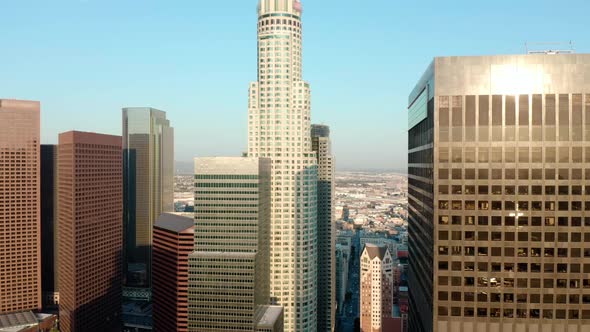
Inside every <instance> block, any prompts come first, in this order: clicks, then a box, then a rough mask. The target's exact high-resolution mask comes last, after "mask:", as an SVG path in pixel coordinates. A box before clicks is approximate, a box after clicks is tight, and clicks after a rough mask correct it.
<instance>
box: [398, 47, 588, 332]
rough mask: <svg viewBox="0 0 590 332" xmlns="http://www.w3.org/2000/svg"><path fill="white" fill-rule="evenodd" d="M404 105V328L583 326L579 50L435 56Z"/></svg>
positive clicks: (582, 65)
mask: <svg viewBox="0 0 590 332" xmlns="http://www.w3.org/2000/svg"><path fill="white" fill-rule="evenodd" d="M424 95H427V102H428V104H427V107H426V109H427V111H426V112H423V111H420V110H419V107H416V105H419V104H418V103H419V100H421V96H424ZM409 104H410V118H411V119H413V120H415V121H413V123H412V124H413V126H411V128H410V131H409V139H410V142H409V143H410V144H409V148H410V150H409V177H410V180H409V206H410V240H409V243H410V262H411V268H410V296H411V301H410V302H411V315H412V316H411V318H410V329H411V330H412V331H435V332H446V331H453V332H454V331H458V332H466V331H475V330H477V331H481V332H487V331H490V332H491V331H514V332H537V331H539V332H541V331H542V332H556V331H560V332H561V331H563V332H572V331H575V332H582V331H587V330H590V277H589V273H590V250H589V249H588V248H587V246H586V245H585V243H586V242H587V241H589V240H590V202H588V199H587V194H588V192H590V182H589V181H590V169H589V168H588V165H589V163H590V55H588V54H558V55H515V56H483V57H444V58H436V59H435V60H434V62H433V64H432V65H431V67H430V68H429V70H428V71H427V73H426V74H425V75H424V77H423V78H422V80H421V81H420V83H419V84H418V85H417V86H416V89H415V90H414V91H413V92H412V95H411V96H410V100H409ZM423 115H426V116H425V117H423ZM420 119H422V120H421V121H419V122H416V121H417V120H420Z"/></svg>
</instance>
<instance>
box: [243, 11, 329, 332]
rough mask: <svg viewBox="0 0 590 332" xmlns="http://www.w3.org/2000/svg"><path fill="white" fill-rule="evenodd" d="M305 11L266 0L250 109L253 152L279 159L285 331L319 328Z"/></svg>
mask: <svg viewBox="0 0 590 332" xmlns="http://www.w3.org/2000/svg"><path fill="white" fill-rule="evenodd" d="M301 14H302V6H301V3H300V2H299V1H298V0H260V2H259V5H258V81H257V82H253V83H251V84H250V91H249V106H248V108H249V112H248V113H249V116H248V155H249V156H250V157H267V158H271V159H272V190H271V194H272V206H271V250H270V254H271V262H270V264H271V279H270V280H271V300H272V301H273V302H276V303H278V304H280V305H282V306H283V307H284V312H285V331H315V330H316V326H317V325H316V324H317V285H316V281H317V279H316V278H317V252H318V249H317V246H318V243H317V223H316V220H317V177H318V175H317V159H316V157H315V153H314V152H313V151H312V146H311V133H310V128H311V119H310V118H311V114H310V89H309V84H308V83H306V82H304V81H303V80H302V70H301V62H302V54H301V53H302V47H301V46H302V45H301V41H302V26H301Z"/></svg>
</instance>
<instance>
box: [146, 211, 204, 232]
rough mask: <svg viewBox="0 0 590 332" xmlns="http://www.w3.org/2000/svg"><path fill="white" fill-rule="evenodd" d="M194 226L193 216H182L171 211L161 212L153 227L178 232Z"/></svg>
mask: <svg viewBox="0 0 590 332" xmlns="http://www.w3.org/2000/svg"><path fill="white" fill-rule="evenodd" d="M194 226H195V221H194V220H193V218H189V217H183V216H179V215H175V214H171V213H163V214H162V215H160V217H159V218H158V220H156V223H155V224H154V227H157V228H161V229H164V230H168V231H172V232H175V233H180V232H183V231H186V230H188V229H189V228H191V227H194Z"/></svg>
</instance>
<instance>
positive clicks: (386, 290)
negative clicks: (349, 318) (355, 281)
mask: <svg viewBox="0 0 590 332" xmlns="http://www.w3.org/2000/svg"><path fill="white" fill-rule="evenodd" d="M360 259H361V271H360V279H361V280H360V284H361V285H360V286H361V294H360V295H361V296H360V302H361V303H360V315H361V321H360V323H361V331H363V332H386V331H389V330H387V329H385V326H386V324H389V323H386V322H387V321H390V319H389V318H391V317H392V315H393V270H392V269H393V260H392V259H391V254H390V253H389V249H387V247H385V246H376V245H374V244H370V243H368V244H367V245H365V248H364V249H363V252H362V254H361V258H360Z"/></svg>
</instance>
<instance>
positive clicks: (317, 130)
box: [311, 124, 336, 331]
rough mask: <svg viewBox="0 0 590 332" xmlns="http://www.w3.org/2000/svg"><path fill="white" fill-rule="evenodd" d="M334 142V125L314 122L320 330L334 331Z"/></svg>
mask: <svg viewBox="0 0 590 332" xmlns="http://www.w3.org/2000/svg"><path fill="white" fill-rule="evenodd" d="M330 144H331V143H330V127H328V126H325V125H315V124H314V125H312V126H311V145H312V150H313V151H315V153H316V157H317V164H318V187H317V190H318V193H317V200H318V210H317V223H318V226H317V232H318V274H317V275H318V277H317V279H318V282H317V285H318V286H317V287H318V327H317V330H318V331H332V330H333V329H334V325H335V314H336V278H335V273H336V257H335V253H336V248H335V242H336V241H335V240H336V239H335V235H336V234H335V232H336V230H335V226H334V220H333V215H334V160H333V157H332V151H331V146H330Z"/></svg>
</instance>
